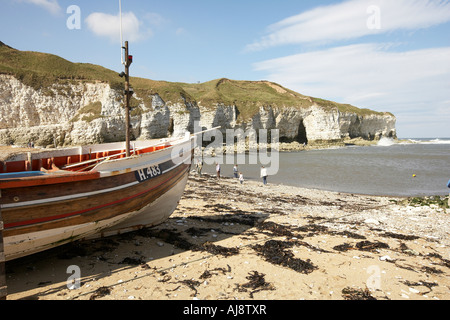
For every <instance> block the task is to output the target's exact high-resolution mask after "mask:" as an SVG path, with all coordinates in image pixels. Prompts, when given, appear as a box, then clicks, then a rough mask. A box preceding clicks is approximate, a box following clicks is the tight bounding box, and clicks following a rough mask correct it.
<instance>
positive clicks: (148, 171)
mask: <svg viewBox="0 0 450 320" xmlns="http://www.w3.org/2000/svg"><path fill="white" fill-rule="evenodd" d="M161 173H162V172H161V168H160V167H159V165H155V166H150V167H147V168H144V169H140V170H137V171H136V172H135V175H136V179H137V181H139V182H143V181H146V180H148V179H151V178H155V177H157V176H160V175H161Z"/></svg>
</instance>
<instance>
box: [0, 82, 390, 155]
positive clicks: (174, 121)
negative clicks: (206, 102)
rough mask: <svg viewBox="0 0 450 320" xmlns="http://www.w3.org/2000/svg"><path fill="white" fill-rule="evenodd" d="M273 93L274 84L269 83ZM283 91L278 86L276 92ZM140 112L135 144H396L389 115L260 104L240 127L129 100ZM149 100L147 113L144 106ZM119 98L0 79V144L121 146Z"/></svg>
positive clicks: (91, 88)
mask: <svg viewBox="0 0 450 320" xmlns="http://www.w3.org/2000/svg"><path fill="white" fill-rule="evenodd" d="M271 85H272V86H274V85H275V84H271ZM279 88H281V87H279ZM134 97H135V99H136V101H137V103H138V104H139V106H138V108H139V110H140V112H138V113H135V114H133V116H132V121H131V122H132V135H133V138H134V139H153V138H164V137H167V136H181V135H183V134H184V133H185V131H190V132H193V130H194V124H195V121H197V122H199V124H200V126H201V127H202V128H207V129H209V128H212V127H216V126H221V127H222V130H226V129H237V128H240V129H243V130H248V129H255V130H258V129H279V130H280V139H281V140H282V141H298V142H301V143H303V142H310V143H312V142H314V141H339V140H342V139H347V138H356V137H361V138H364V139H368V140H373V139H380V138H382V137H392V138H395V137H396V129H395V123H396V119H395V116H393V115H392V114H389V113H375V112H374V113H369V114H364V115H361V114H357V113H355V112H351V111H340V110H339V109H338V108H324V107H323V106H320V105H318V104H317V103H315V102H314V101H313V100H310V101H311V103H310V106H307V107H302V108H298V107H296V106H283V107H277V106H271V105H261V106H260V107H259V111H257V112H256V113H255V114H253V115H252V116H251V117H250V118H249V119H245V120H242V119H241V120H239V119H238V115H239V112H240V111H239V105H238V104H229V105H226V104H224V103H221V102H219V101H218V102H217V103H216V104H215V106H214V107H212V108H211V106H203V105H202V102H201V101H199V102H192V101H187V100H183V99H179V100H178V101H176V102H171V101H164V100H163V99H162V98H161V96H160V95H159V94H158V93H153V94H151V96H150V97H143V96H139V95H138V94H135V96H134ZM148 98H151V106H149V105H148V104H145V103H144V102H143V101H144V99H148ZM122 101H123V97H122V92H121V91H120V90H115V89H113V88H111V86H110V85H109V84H108V83H104V82H91V83H89V82H78V83H76V82H72V83H65V84H61V83H55V84H54V85H53V86H51V87H49V88H45V89H37V90H36V89H34V88H32V87H30V86H27V85H25V84H24V83H22V82H21V81H20V80H18V79H16V77H14V76H13V75H7V74H1V75H0V144H17V145H26V144H27V143H28V142H29V141H33V142H34V143H35V144H36V145H39V146H44V147H46V146H68V145H81V144H90V143H102V142H113V141H121V140H123V139H124V126H125V125H124V122H125V120H124V108H123V107H122Z"/></svg>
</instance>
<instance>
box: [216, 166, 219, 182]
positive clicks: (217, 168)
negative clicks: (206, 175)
mask: <svg viewBox="0 0 450 320" xmlns="http://www.w3.org/2000/svg"><path fill="white" fill-rule="evenodd" d="M216 173H217V179H219V180H220V164H219V163H218V162H216Z"/></svg>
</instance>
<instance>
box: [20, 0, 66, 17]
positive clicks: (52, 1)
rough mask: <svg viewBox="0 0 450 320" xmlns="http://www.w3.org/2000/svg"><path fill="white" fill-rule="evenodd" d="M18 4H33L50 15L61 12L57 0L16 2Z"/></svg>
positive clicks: (24, 0)
mask: <svg viewBox="0 0 450 320" xmlns="http://www.w3.org/2000/svg"><path fill="white" fill-rule="evenodd" d="M18 1H19V2H27V3H32V4H35V5H37V6H39V7H42V8H44V9H45V10H47V11H49V12H50V13H52V14H59V13H61V12H62V9H61V6H60V5H59V3H58V1H57V0H18Z"/></svg>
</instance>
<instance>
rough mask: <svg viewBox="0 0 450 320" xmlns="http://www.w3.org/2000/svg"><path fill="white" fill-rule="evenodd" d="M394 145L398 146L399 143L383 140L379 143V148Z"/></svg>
mask: <svg viewBox="0 0 450 320" xmlns="http://www.w3.org/2000/svg"><path fill="white" fill-rule="evenodd" d="M394 144H397V142H396V141H395V140H394V139H392V138H385V137H383V138H381V139H380V141H378V143H377V146H381V147H389V146H392V145H394Z"/></svg>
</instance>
